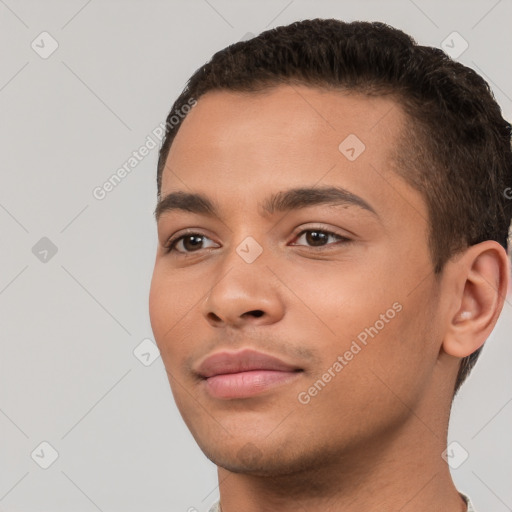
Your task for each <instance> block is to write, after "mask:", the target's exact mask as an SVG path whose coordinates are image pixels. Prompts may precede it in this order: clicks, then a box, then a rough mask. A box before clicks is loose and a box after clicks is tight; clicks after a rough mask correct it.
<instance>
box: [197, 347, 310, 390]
mask: <svg viewBox="0 0 512 512" xmlns="http://www.w3.org/2000/svg"><path fill="white" fill-rule="evenodd" d="M302 371H303V370H302V368H299V367H297V366H294V365H291V364H288V363H286V362H284V361H282V360H281V359H279V358H277V357H274V356H270V355H268V354H264V353H262V352H257V351H255V350H251V349H245V350H241V351H238V352H227V351H222V352H217V353H215V354H213V355H211V356H210V357H208V358H206V359H205V360H204V361H203V362H202V363H201V364H200V365H199V367H198V369H197V373H198V374H199V375H200V377H201V378H202V379H203V382H204V385H205V388H206V391H207V392H208V393H209V394H210V395H211V396H213V397H215V398H221V399H233V398H248V397H250V396H254V395H258V394H261V393H263V392H265V391H267V390H269V389H272V388H275V387H276V386H280V385H283V384H285V383H288V382H290V381H292V380H294V379H296V378H297V377H298V376H299V375H300V373H301V372H302Z"/></svg>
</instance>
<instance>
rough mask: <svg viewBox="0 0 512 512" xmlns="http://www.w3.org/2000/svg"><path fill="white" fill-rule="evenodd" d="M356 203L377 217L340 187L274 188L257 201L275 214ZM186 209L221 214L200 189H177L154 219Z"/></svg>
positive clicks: (158, 208) (160, 203)
mask: <svg viewBox="0 0 512 512" xmlns="http://www.w3.org/2000/svg"><path fill="white" fill-rule="evenodd" d="M317 205H327V206H345V207H346V206H357V207H359V208H361V209H363V210H367V211H369V212H371V213H372V214H374V215H375V216H376V217H379V215H378V214H377V212H376V211H375V210H374V208H372V206H371V205H370V204H369V203H367V202H366V201H365V200H364V199H363V198H361V197H359V196H357V195H355V194H353V193H352V192H350V191H348V190H346V189H344V188H341V187H333V186H326V187H313V188H304V187H303V188H292V189H289V190H283V191H280V192H277V193H275V194H273V195H271V196H270V197H268V198H266V199H265V201H264V202H263V203H262V204H259V205H258V206H259V207H260V209H261V210H260V211H262V212H263V213H262V215H274V214H275V213H276V212H288V211H291V210H299V209H302V208H308V207H310V206H317ZM176 210H178V211H186V212H191V213H197V214H203V215H207V216H209V217H217V218H220V215H219V207H218V206H217V205H216V204H215V203H214V201H212V200H211V199H209V198H208V197H207V196H205V195H203V194H199V193H190V192H183V191H176V192H171V193H169V194H167V195H166V196H165V197H164V198H162V199H161V200H159V201H158V203H157V205H156V208H155V212H154V215H155V217H156V220H157V221H158V219H159V218H160V216H161V215H162V214H163V213H166V212H171V211H176Z"/></svg>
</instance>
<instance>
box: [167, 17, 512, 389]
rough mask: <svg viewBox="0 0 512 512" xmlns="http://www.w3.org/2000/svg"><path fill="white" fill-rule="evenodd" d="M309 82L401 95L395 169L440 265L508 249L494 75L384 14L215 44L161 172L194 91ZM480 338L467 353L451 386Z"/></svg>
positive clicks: (506, 187)
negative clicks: (469, 252)
mask: <svg viewBox="0 0 512 512" xmlns="http://www.w3.org/2000/svg"><path fill="white" fill-rule="evenodd" d="M279 84H303V85H308V86H312V87H319V88H329V89H335V90H340V91H343V90H345V91H354V92H359V93H362V94H366V95H388V96H391V97H394V98H395V99H396V100H397V101H398V103H399V104H400V105H401V106H402V108H403V109H404V111H405V112H406V113H407V114H408V116H407V117H408V123H407V124H408V126H407V130H404V134H405V132H406V131H407V138H405V136H404V137H402V140H401V142H400V144H399V147H397V148H396V151H395V160H396V163H397V169H396V170H397V172H398V173H399V174H400V176H402V177H403V179H404V180H405V181H406V182H408V183H409V184H410V185H411V186H413V187H414V188H415V189H417V190H418V191H420V192H421V193H422V194H423V196H424V198H425V200H426V203H427V206H428V212H429V222H430V230H429V231H430V232H429V248H430V251H431V256H432V262H433V272H434V274H436V275H439V274H440V273H441V272H442V269H443V267H444V264H445V262H446V261H447V260H449V259H450V258H451V257H452V256H453V255H454V254H456V253H457V252H459V251H461V250H463V249H465V248H467V247H468V246H470V245H474V244H477V243H479V242H482V241H484V240H496V241H497V242H498V243H499V244H501V245H502V246H503V247H504V248H505V250H508V236H509V228H510V220H511V217H512V213H511V212H512V200H511V199H512V155H511V144H510V141H511V125H510V123H508V122H507V121H505V120H504V119H503V117H502V114H501V109H500V107H499V105H498V104H497V102H496V101H495V99H494V96H493V94H492V92H491V90H490V88H489V86H488V84H487V82H486V81H485V80H484V79H483V78H482V77H480V76H479V75H478V74H477V73H475V71H473V70H472V69H470V68H468V67H466V66H464V65H462V64H460V63H458V62H455V61H453V60H452V59H450V58H449V57H448V56H447V55H446V54H445V53H444V52H443V51H441V50H439V49H437V48H432V47H427V46H420V45H418V44H417V43H416V42H415V41H414V40H413V39H412V38H411V37H410V36H408V35H407V34H405V33H404V32H402V31H400V30H398V29H395V28H393V27H390V26H388V25H386V24H384V23H379V22H361V21H355V22H351V23H346V22H343V21H339V20H335V19H313V20H305V21H300V22H295V23H292V24H290V25H287V26H281V27H277V28H274V29H271V30H267V31H265V32H262V33H261V34H260V35H258V36H257V37H254V38H252V39H249V40H246V41H240V42H237V43H235V44H232V45H230V46H228V47H227V48H225V49H223V50H221V51H219V52H217V53H216V54H215V55H214V56H213V57H212V58H211V60H210V61H209V62H208V63H206V64H205V65H204V66H202V67H201V68H199V69H198V70H197V71H196V72H195V73H194V74H193V75H192V77H191V78H190V80H189V81H188V83H187V85H186V87H185V89H184V90H183V92H182V93H181V95H180V96H179V97H178V99H177V100H176V101H175V103H174V105H173V106H172V108H171V111H170V113H169V116H168V118H167V124H166V126H167V129H166V134H165V138H164V141H163V144H162V147H161V149H160V155H159V160H158V172H157V187H158V195H159V196H160V191H161V183H162V172H163V169H164V166H165V162H166V159H167V156H168V154H169V150H170V147H171V144H172V141H173V140H174V137H175V135H176V133H177V131H178V129H179V127H180V125H181V122H182V118H184V117H186V116H179V120H178V121H177V122H176V121H173V122H171V117H172V118H173V119H178V116H176V115H175V114H176V113H177V112H181V109H182V107H183V106H184V105H186V104H188V103H189V102H190V100H191V99H195V100H197V99H199V97H200V96H202V95H203V94H205V93H207V92H208V91H214V90H226V91H236V92H257V91H261V90H265V89H266V88H271V87H274V86H276V85H279ZM481 349H482V347H480V348H479V349H478V350H476V351H475V352H474V353H472V354H471V355H469V356H468V357H465V358H463V359H462V361H461V364H460V367H459V373H458V375H457V380H456V384H455V389H454V395H455V394H456V393H457V391H458V389H459V387H460V386H461V384H462V383H463V382H464V380H465V379H466V377H467V375H468V374H469V372H470V371H471V369H472V367H473V365H474V364H475V362H476V360H477V359H478V356H479V354H480V352H481Z"/></svg>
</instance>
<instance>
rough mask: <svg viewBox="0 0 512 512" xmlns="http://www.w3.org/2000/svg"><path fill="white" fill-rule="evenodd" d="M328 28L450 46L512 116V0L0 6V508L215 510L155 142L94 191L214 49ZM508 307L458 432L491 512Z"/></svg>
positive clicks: (507, 492)
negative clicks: (175, 364)
mask: <svg viewBox="0 0 512 512" xmlns="http://www.w3.org/2000/svg"><path fill="white" fill-rule="evenodd" d="M316 17H320V18H333V17H334V18H340V19H343V20H347V21H350V20H356V19H359V20H372V21H384V22H387V23H389V24H391V25H393V26H396V27H398V28H400V29H402V30H404V31H406V32H408V33H410V34H411V35H412V36H413V37H414V38H415V39H416V40H417V41H419V42H420V43H422V44H428V45H431V46H436V47H441V46H442V45H443V41H448V43H449V45H450V47H452V48H454V50H452V51H456V52H457V53H459V52H461V51H462V50H464V51H462V53H461V54H460V55H458V57H457V58H458V60H460V61H461V62H462V63H464V64H466V65H468V66H471V67H473V68H474V69H475V70H477V71H478V72H479V73H481V74H482V75H483V76H484V77H485V78H486V79H487V80H488V82H489V84H490V85H491V87H492V89H493V91H494V94H495V96H496V99H497V101H498V102H499V104H500V105H501V106H502V109H503V111H504V115H505V117H506V118H507V119H508V120H509V121H510V120H512V99H511V98H512V59H510V55H511V50H512V31H511V30H510V20H511V19H512V2H511V1H510V0H501V1H497V0H485V1H484V0H482V1H468V0H466V1H453V2H448V1H446V0H444V1H426V0H414V1H413V0H396V1H387V2H384V1H342V0H335V1H334V0H333V1H304V0H279V1H278V0H276V1H238V2H235V1H227V0H189V1H156V0H153V1H142V0H137V1H136V0H125V1H120V0H119V1H105V0H103V1H101V0H89V1H87V0H67V1H63V0H62V1H57V0H51V1H50V0H45V1H41V0H33V1H28V0H0V55H1V65H0V109H1V110H0V149H1V152H0V159H1V161H0V169H1V170H0V173H1V186H0V233H1V249H0V265H1V266H0V269H1V270H0V322H1V332H2V337H1V341H0V343H1V353H0V365H1V368H0V509H1V510H3V511H24V512H36V511H37V512H42V511H52V512H61V511H62V512H64V511H74V512H94V511H95V510H100V511H104V512H107V511H112V512H113V511H124V512H131V511H142V510H143V511H155V512H157V511H158V512H160V511H161V512H163V511H167V512H179V511H183V512H185V511H187V510H193V509H192V508H191V507H194V509H195V510H197V511H199V512H202V511H205V510H207V508H208V507H209V505H210V504H211V503H212V502H213V501H215V500H216V499H217V497H218V488H217V475H216V468H215V466H214V465H213V464H212V463H211V462H210V461H208V459H206V457H205V456H204V455H203V454H202V453H201V451H200V450H199V449H198V448H197V446H196V444H195V442H194V440H193V438H192V436H191V435H190V433H189V432H188V430H187V428H186V427H185V425H184V423H183V421H182V419H181V417H180V415H179V413H178V411H177V409H176V406H175V404H174V401H173V398H172V394H171V391H170V388H169V384H168V381H167V376H166V373H165V370H164V367H163V364H162V360H161V358H159V357H158V353H155V346H154V343H153V337H152V332H151V326H150V323H149V314H148V292H149V285H150V279H151V274H152V266H153V262H154V257H155V251H156V227H155V222H154V219H153V217H152V212H153V209H154V206H155V201H156V180H155V178H156V162H157V152H158V147H156V148H151V149H150V150H149V152H148V154H147V156H145V158H143V159H142V160H141V161H140V162H138V163H137V165H136V166H134V167H133V168H132V169H131V172H130V173H129V174H128V175H127V176H125V177H124V179H123V180H122V181H121V182H120V183H119V184H118V185H117V186H116V187H115V188H114V189H113V190H111V191H109V192H108V193H107V194H106V195H105V197H104V198H103V199H97V198H96V197H95V195H94V193H93V192H94V190H95V189H96V187H98V186H101V185H102V184H103V183H105V181H107V180H108V179H109V177H110V176H111V175H112V174H113V173H115V172H116V170H117V169H118V168H119V167H121V166H122V165H123V164H125V163H126V162H127V161H128V159H129V158H130V157H131V156H132V152H133V151H136V150H138V149H139V148H140V146H142V145H143V144H145V143H148V142H147V141H148V139H147V138H148V136H152V137H153V138H154V136H153V135H152V134H153V131H154V130H155V129H157V128H158V126H159V124H160V123H162V122H163V121H164V120H165V118H166V115H167V113H168V111H169V109H170V107H171V105H172V103H173V102H174V100H175V98H176V97H177V95H178V94H179V93H180V92H181V90H182V88H183V87H184V85H185V83H186V81H187V80H188V78H189V77H190V75H191V74H192V73H193V72H194V71H195V70H196V69H197V68H198V67H199V66H201V65H202V64H203V63H204V62H206V61H207V60H208V59H209V58H210V57H211V56H212V55H213V53H214V52H215V51H217V50H220V49H222V48H224V47H225V46H227V45H228V44H230V43H233V42H236V41H238V40H240V39H242V38H244V37H248V34H249V35H250V34H251V33H252V34H257V33H259V32H261V31H263V30H266V29H268V28H271V27H275V26H279V25H285V24H288V23H290V22H292V21H296V20H300V19H305V18H316ZM453 32H457V34H456V35H453ZM447 38H448V39H447ZM444 44H445V45H446V43H444ZM57 45H58V46H57ZM466 45H467V48H465V47H466ZM151 145H152V144H151V143H148V146H151ZM511 301H512V299H511V297H510V296H509V297H508V302H507V303H506V305H505V308H504V312H503V314H502V316H501V318H500V320H499V323H498V325H497V327H496V329H495V330H494V332H493V334H492V336H491V338H490V339H489V340H488V342H487V344H486V346H485V349H484V351H483V354H482V356H481V358H480V360H479V362H478V364H477V366H476V368H475V369H474V371H473V373H472V375H471V377H470V378H469V380H468V381H467V383H466V384H465V385H464V387H463V389H462V391H461V392H460V394H459V395H458V397H457V398H456V400H455V403H454V406H453V414H452V418H451V424H450V430H449V441H450V442H454V441H456V442H457V443H458V445H453V446H456V447H458V446H459V445H460V446H461V447H463V449H464V450H465V451H466V452H467V454H468V456H467V459H466V460H465V461H464V462H463V463H462V464H461V465H460V467H458V468H457V469H452V474H453V477H454V480H455V483H456V485H457V486H458V488H459V489H460V490H462V491H463V492H466V493H467V494H469V495H470V496H471V498H472V499H473V501H474V504H475V506H476V509H477V510H478V511H480V512H486V511H487V512H489V511H492V512H506V511H510V510H512V486H511V485H510V484H511V475H512V462H511V459H512V441H511V436H510V432H511V424H512V372H511V370H510V368H511V363H512V345H511V343H510V332H511V328H512V307H511V306H512V304H511ZM150 363H151V364H150ZM42 443H43V444H42ZM43 466H48V467H47V468H46V469H44V468H43Z"/></svg>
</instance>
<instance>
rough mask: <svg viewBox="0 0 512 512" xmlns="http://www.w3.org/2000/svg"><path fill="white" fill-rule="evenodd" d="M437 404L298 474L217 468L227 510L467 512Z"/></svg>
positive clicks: (446, 412) (421, 408)
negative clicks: (445, 455)
mask: <svg viewBox="0 0 512 512" xmlns="http://www.w3.org/2000/svg"><path fill="white" fill-rule="evenodd" d="M432 405H433V404H426V403H425V404H420V406H419V407H418V408H415V410H414V411H411V414H410V416H409V417H408V420H407V421H406V422H405V423H404V424H403V425H402V426H401V427H400V428H399V429H396V428H395V429H390V430H392V432H390V433H388V434H386V435H385V436H384V435H383V436H380V437H379V438H375V439H371V440H368V439H367V440H365V441H364V442H362V443H361V444H360V445H359V446H357V447H354V448H353V449H352V451H351V452H347V451H346V450H345V451H344V452H343V453H340V454H338V456H337V457H333V458H332V459H329V460H328V459H327V457H325V458H323V459H322V460H321V462H320V463H319V464H317V465H316V466H315V467H311V466H308V467H307V468H302V469H300V470H298V471H297V472H295V473H293V474H287V475H272V476H255V475H251V474H240V473H233V472H230V471H228V470H226V469H224V468H221V467H219V468H218V476H219V489H220V503H221V507H222V512H237V511H239V510H243V511H244V512H275V511H276V510H279V511H280V512H297V511H298V510H307V511H308V512H317V511H318V512H320V511H322V512H360V511H361V510H364V511H365V512H380V511H382V510H389V511H397V512H398V511H400V512H431V511H432V510H443V511H444V512H466V508H467V505H466V504H465V502H464V500H463V499H462V497H461V496H460V495H459V493H458V491H457V489H456V487H455V485H454V483H453V480H452V478H451V475H450V471H449V466H448V464H447V463H446V462H445V460H444V459H443V458H442V456H441V454H442V453H443V451H444V450H445V449H446V433H447V426H448V417H449V406H448V407H447V409H448V410H446V409H445V410H443V411H442V413H438V414H432V411H433V410H436V409H432V407H431V406H432ZM436 405H437V407H438V409H437V410H439V403H438V402H437V404H436ZM402 406H405V405H402ZM428 411H429V413H428V414H427V412H428Z"/></svg>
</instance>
